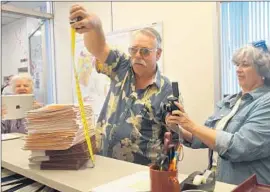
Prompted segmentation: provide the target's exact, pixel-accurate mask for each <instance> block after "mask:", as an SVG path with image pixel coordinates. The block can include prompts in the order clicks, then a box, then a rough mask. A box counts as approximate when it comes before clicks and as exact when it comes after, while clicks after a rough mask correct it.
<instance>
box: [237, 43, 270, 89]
mask: <svg viewBox="0 0 270 192" xmlns="http://www.w3.org/2000/svg"><path fill="white" fill-rule="evenodd" d="M232 61H233V62H234V63H235V64H237V63H242V62H246V63H248V64H250V65H252V66H253V67H254V68H255V69H256V71H257V73H258V74H259V75H260V76H262V77H264V78H265V81H264V82H265V84H267V85H269V86H270V53H269V52H268V51H264V50H262V49H260V48H257V47H254V46H252V45H247V46H245V47H243V48H240V49H238V50H237V51H236V52H235V53H234V54H233V57H232Z"/></svg>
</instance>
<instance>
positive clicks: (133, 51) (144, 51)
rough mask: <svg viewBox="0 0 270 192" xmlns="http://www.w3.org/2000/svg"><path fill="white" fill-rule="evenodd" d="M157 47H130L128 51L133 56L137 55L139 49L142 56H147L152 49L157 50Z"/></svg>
mask: <svg viewBox="0 0 270 192" xmlns="http://www.w3.org/2000/svg"><path fill="white" fill-rule="evenodd" d="M156 50H157V49H149V48H146V47H142V48H138V47H129V48H128V52H129V54H130V55H131V56H135V55H136V54H137V52H138V51H139V53H140V55H141V56H142V57H147V56H149V55H150V53H151V52H152V51H156Z"/></svg>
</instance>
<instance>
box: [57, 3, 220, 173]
mask: <svg viewBox="0 0 270 192" xmlns="http://www.w3.org/2000/svg"><path fill="white" fill-rule="evenodd" d="M55 4H56V11H55V20H56V22H55V33H56V39H55V41H56V55H58V56H57V60H56V65H57V69H58V70H57V80H58V82H57V85H58V99H59V102H62V103H63V102H64V103H65V102H70V101H71V98H72V97H69V96H68V93H69V92H70V93H71V86H70V85H71V84H70V81H71V78H70V76H71V67H70V66H68V65H70V61H69V60H70V58H64V55H65V57H66V55H68V54H69V52H67V51H69V50H70V44H69V36H68V30H69V29H68V26H67V24H66V23H68V20H67V18H66V19H64V20H63V19H62V18H63V16H66V17H68V12H67V11H68V9H69V6H70V4H68V3H60V2H56V3H55ZM84 4H85V5H87V8H88V9H89V10H90V11H94V12H95V13H96V14H98V15H99V16H100V18H101V20H102V22H103V26H104V28H105V31H106V32H109V31H110V26H111V15H110V14H111V12H110V10H111V3H107V2H103V3H93V2H91V3H84ZM216 5H217V3H216V2H113V3H112V10H113V29H114V30H121V29H126V28H131V27H136V26H141V25H143V24H151V23H153V22H162V23H163V43H164V44H163V45H164V52H163V54H164V74H165V75H166V76H168V77H169V78H170V79H171V80H174V81H178V82H179V86H180V91H181V92H182V95H183V98H184V105H185V108H186V111H187V112H188V114H189V116H190V117H191V118H192V119H193V120H194V121H196V122H197V123H203V122H204V120H205V119H206V118H207V117H208V116H209V115H211V113H212V112H213V108H214V100H215V98H216V97H215V88H217V84H218V83H215V84H214V82H217V81H216V79H217V76H216V74H215V71H216V70H218V68H217V67H216V65H217V62H218V47H219V45H218V35H217V34H218V33H217V29H218V28H217V24H218V23H217V22H218V20H217V16H216V11H217V8H216V7H217V6H216ZM59 10H60V13H59V12H58V11H59ZM64 50H65V51H64ZM57 52H61V53H57ZM67 66H68V67H67ZM63 67H65V69H64V70H65V71H64V72H63V71H62V68H63ZM65 76H67V77H68V78H65ZM184 152H185V158H184V160H183V162H181V163H180V169H181V172H182V173H191V172H192V171H195V170H203V169H205V168H206V166H207V150H191V149H187V148H185V151H184Z"/></svg>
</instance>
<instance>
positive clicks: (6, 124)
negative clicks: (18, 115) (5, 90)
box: [1, 74, 42, 133]
mask: <svg viewBox="0 0 270 192" xmlns="http://www.w3.org/2000/svg"><path fill="white" fill-rule="evenodd" d="M10 85H11V88H12V93H13V94H32V93H33V79H32V77H31V76H30V75H29V74H19V75H14V76H13V77H12V79H11V82H10ZM33 105H34V106H33V108H34V109H37V108H40V107H42V105H41V104H40V103H38V102H36V101H34V103H33ZM5 114H6V110H5V106H2V117H3V116H4V115H5ZM24 121H25V120H24V119H14V120H2V121H1V132H2V133H11V132H18V133H26V130H25V125H24Z"/></svg>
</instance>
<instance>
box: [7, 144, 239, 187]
mask: <svg viewBox="0 0 270 192" xmlns="http://www.w3.org/2000/svg"><path fill="white" fill-rule="evenodd" d="M23 145H24V141H23V139H14V140H7V141H2V167H4V168H6V169H9V170H11V171H13V172H16V173H19V174H21V175H24V176H25V177H28V178H30V179H33V180H35V181H37V182H40V183H42V184H45V185H48V186H50V187H52V188H54V189H57V190H59V191H63V192H77V191H80V192H89V191H91V190H93V189H94V188H96V187H98V186H100V185H104V184H107V183H109V182H112V181H114V180H119V179H120V178H122V177H125V176H128V175H131V174H134V173H136V172H141V171H148V169H149V168H148V167H147V166H142V165H137V164H133V163H129V162H124V161H119V160H115V159H111V158H106V157H102V156H98V155H96V156H95V168H86V169H83V170H78V171H73V170H72V171H65V170H39V169H33V168H29V166H28V157H29V155H30V151H24V150H22V147H23ZM185 178H186V176H185V175H179V179H180V180H182V179H185ZM180 182H181V181H180ZM145 185H148V183H146V184H145ZM146 188H148V186H146ZM234 188H235V186H234V185H229V184H225V183H220V182H217V183H216V188H215V191H216V192H228V191H231V190H232V189H234Z"/></svg>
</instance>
